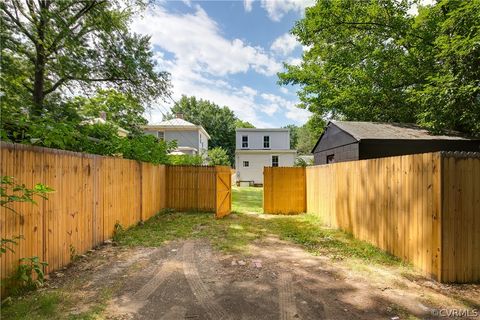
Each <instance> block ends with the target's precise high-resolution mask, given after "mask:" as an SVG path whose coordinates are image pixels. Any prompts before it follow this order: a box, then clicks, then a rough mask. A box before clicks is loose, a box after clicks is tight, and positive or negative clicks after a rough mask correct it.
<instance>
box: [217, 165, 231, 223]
mask: <svg viewBox="0 0 480 320" xmlns="http://www.w3.org/2000/svg"><path fill="white" fill-rule="evenodd" d="M231 174H232V173H231V169H230V167H216V178H215V179H216V181H215V189H216V202H215V217H216V218H222V217H224V216H226V215H228V214H230V212H231V211H232V182H231V179H232V177H231Z"/></svg>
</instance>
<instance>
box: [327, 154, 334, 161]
mask: <svg viewBox="0 0 480 320" xmlns="http://www.w3.org/2000/svg"><path fill="white" fill-rule="evenodd" d="M334 162H335V155H334V154H329V155H328V156H327V163H334Z"/></svg>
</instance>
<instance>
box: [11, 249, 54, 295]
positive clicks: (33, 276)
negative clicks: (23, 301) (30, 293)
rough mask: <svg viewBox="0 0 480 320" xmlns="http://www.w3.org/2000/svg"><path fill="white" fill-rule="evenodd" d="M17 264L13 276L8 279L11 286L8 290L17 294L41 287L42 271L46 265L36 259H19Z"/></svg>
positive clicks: (42, 280) (43, 278) (43, 276)
mask: <svg viewBox="0 0 480 320" xmlns="http://www.w3.org/2000/svg"><path fill="white" fill-rule="evenodd" d="M19 262H20V264H19V265H18V267H17V270H16V272H15V274H14V275H13V277H12V278H11V279H10V281H11V282H12V285H10V286H9V288H10V289H11V290H12V291H14V293H18V292H21V291H24V290H32V289H36V288H38V287H40V286H42V285H43V282H44V280H45V274H44V269H45V267H46V266H47V265H48V263H46V262H43V261H40V260H39V258H38V257H28V258H21V259H20V260H19Z"/></svg>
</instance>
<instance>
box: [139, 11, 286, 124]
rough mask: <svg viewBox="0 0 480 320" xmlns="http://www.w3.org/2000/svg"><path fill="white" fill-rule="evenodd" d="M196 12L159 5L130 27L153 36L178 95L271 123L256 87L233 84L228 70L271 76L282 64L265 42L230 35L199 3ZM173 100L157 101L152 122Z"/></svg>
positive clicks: (161, 65) (159, 58)
mask: <svg viewBox="0 0 480 320" xmlns="http://www.w3.org/2000/svg"><path fill="white" fill-rule="evenodd" d="M192 9H193V13H173V12H168V11H167V10H165V9H164V8H162V7H161V6H159V5H157V6H154V7H151V8H149V9H148V10H147V11H146V12H145V13H144V15H143V16H142V17H137V18H136V19H135V20H134V21H133V22H132V26H131V28H132V30H133V31H134V32H137V33H141V34H148V35H150V36H151V43H152V45H153V46H154V51H155V55H154V59H155V60H156V61H157V64H158V68H159V70H165V71H168V72H170V73H171V77H172V84H173V92H174V94H173V96H174V99H179V98H180V97H181V95H182V94H186V95H189V96H192V95H193V96H196V97H198V98H203V99H208V100H211V101H213V102H215V103H216V104H219V105H222V106H223V105H227V106H229V107H230V108H231V109H232V110H233V111H234V112H235V114H236V115H237V116H238V117H240V118H241V119H242V120H245V121H249V122H251V123H252V124H254V125H255V126H259V127H271V126H272V125H271V124H270V123H267V122H265V121H262V120H261V119H260V113H259V111H261V110H259V106H258V104H257V103H256V101H255V99H256V98H255V97H256V96H257V94H258V93H257V91H256V90H255V89H253V88H251V87H248V86H243V87H235V86H232V85H230V84H229V82H228V76H229V75H232V74H238V73H245V72H247V71H254V72H257V73H259V74H262V75H265V76H273V75H275V74H276V73H277V72H278V71H280V70H281V69H282V65H281V64H280V63H279V62H277V61H276V60H275V58H274V57H273V56H271V55H270V54H268V53H267V52H266V51H265V50H264V49H263V48H261V47H257V46H251V45H249V44H248V43H245V42H244V41H242V40H240V39H233V40H230V39H227V38H226V37H224V35H223V34H222V32H221V30H220V29H219V26H218V25H217V23H216V22H215V21H214V20H212V19H211V18H210V17H209V16H208V15H207V13H206V12H205V11H204V10H203V9H202V8H201V7H200V6H198V5H193V8H192ZM168 108H169V105H165V104H162V103H159V104H158V106H157V108H156V109H155V110H154V111H153V112H152V115H151V119H150V121H151V122H156V121H160V120H161V117H162V115H161V113H162V112H163V113H164V112H165V111H166V109H168Z"/></svg>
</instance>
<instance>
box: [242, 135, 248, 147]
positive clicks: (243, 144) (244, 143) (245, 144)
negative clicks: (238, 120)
mask: <svg viewBox="0 0 480 320" xmlns="http://www.w3.org/2000/svg"><path fill="white" fill-rule="evenodd" d="M242 148H248V136H242Z"/></svg>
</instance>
